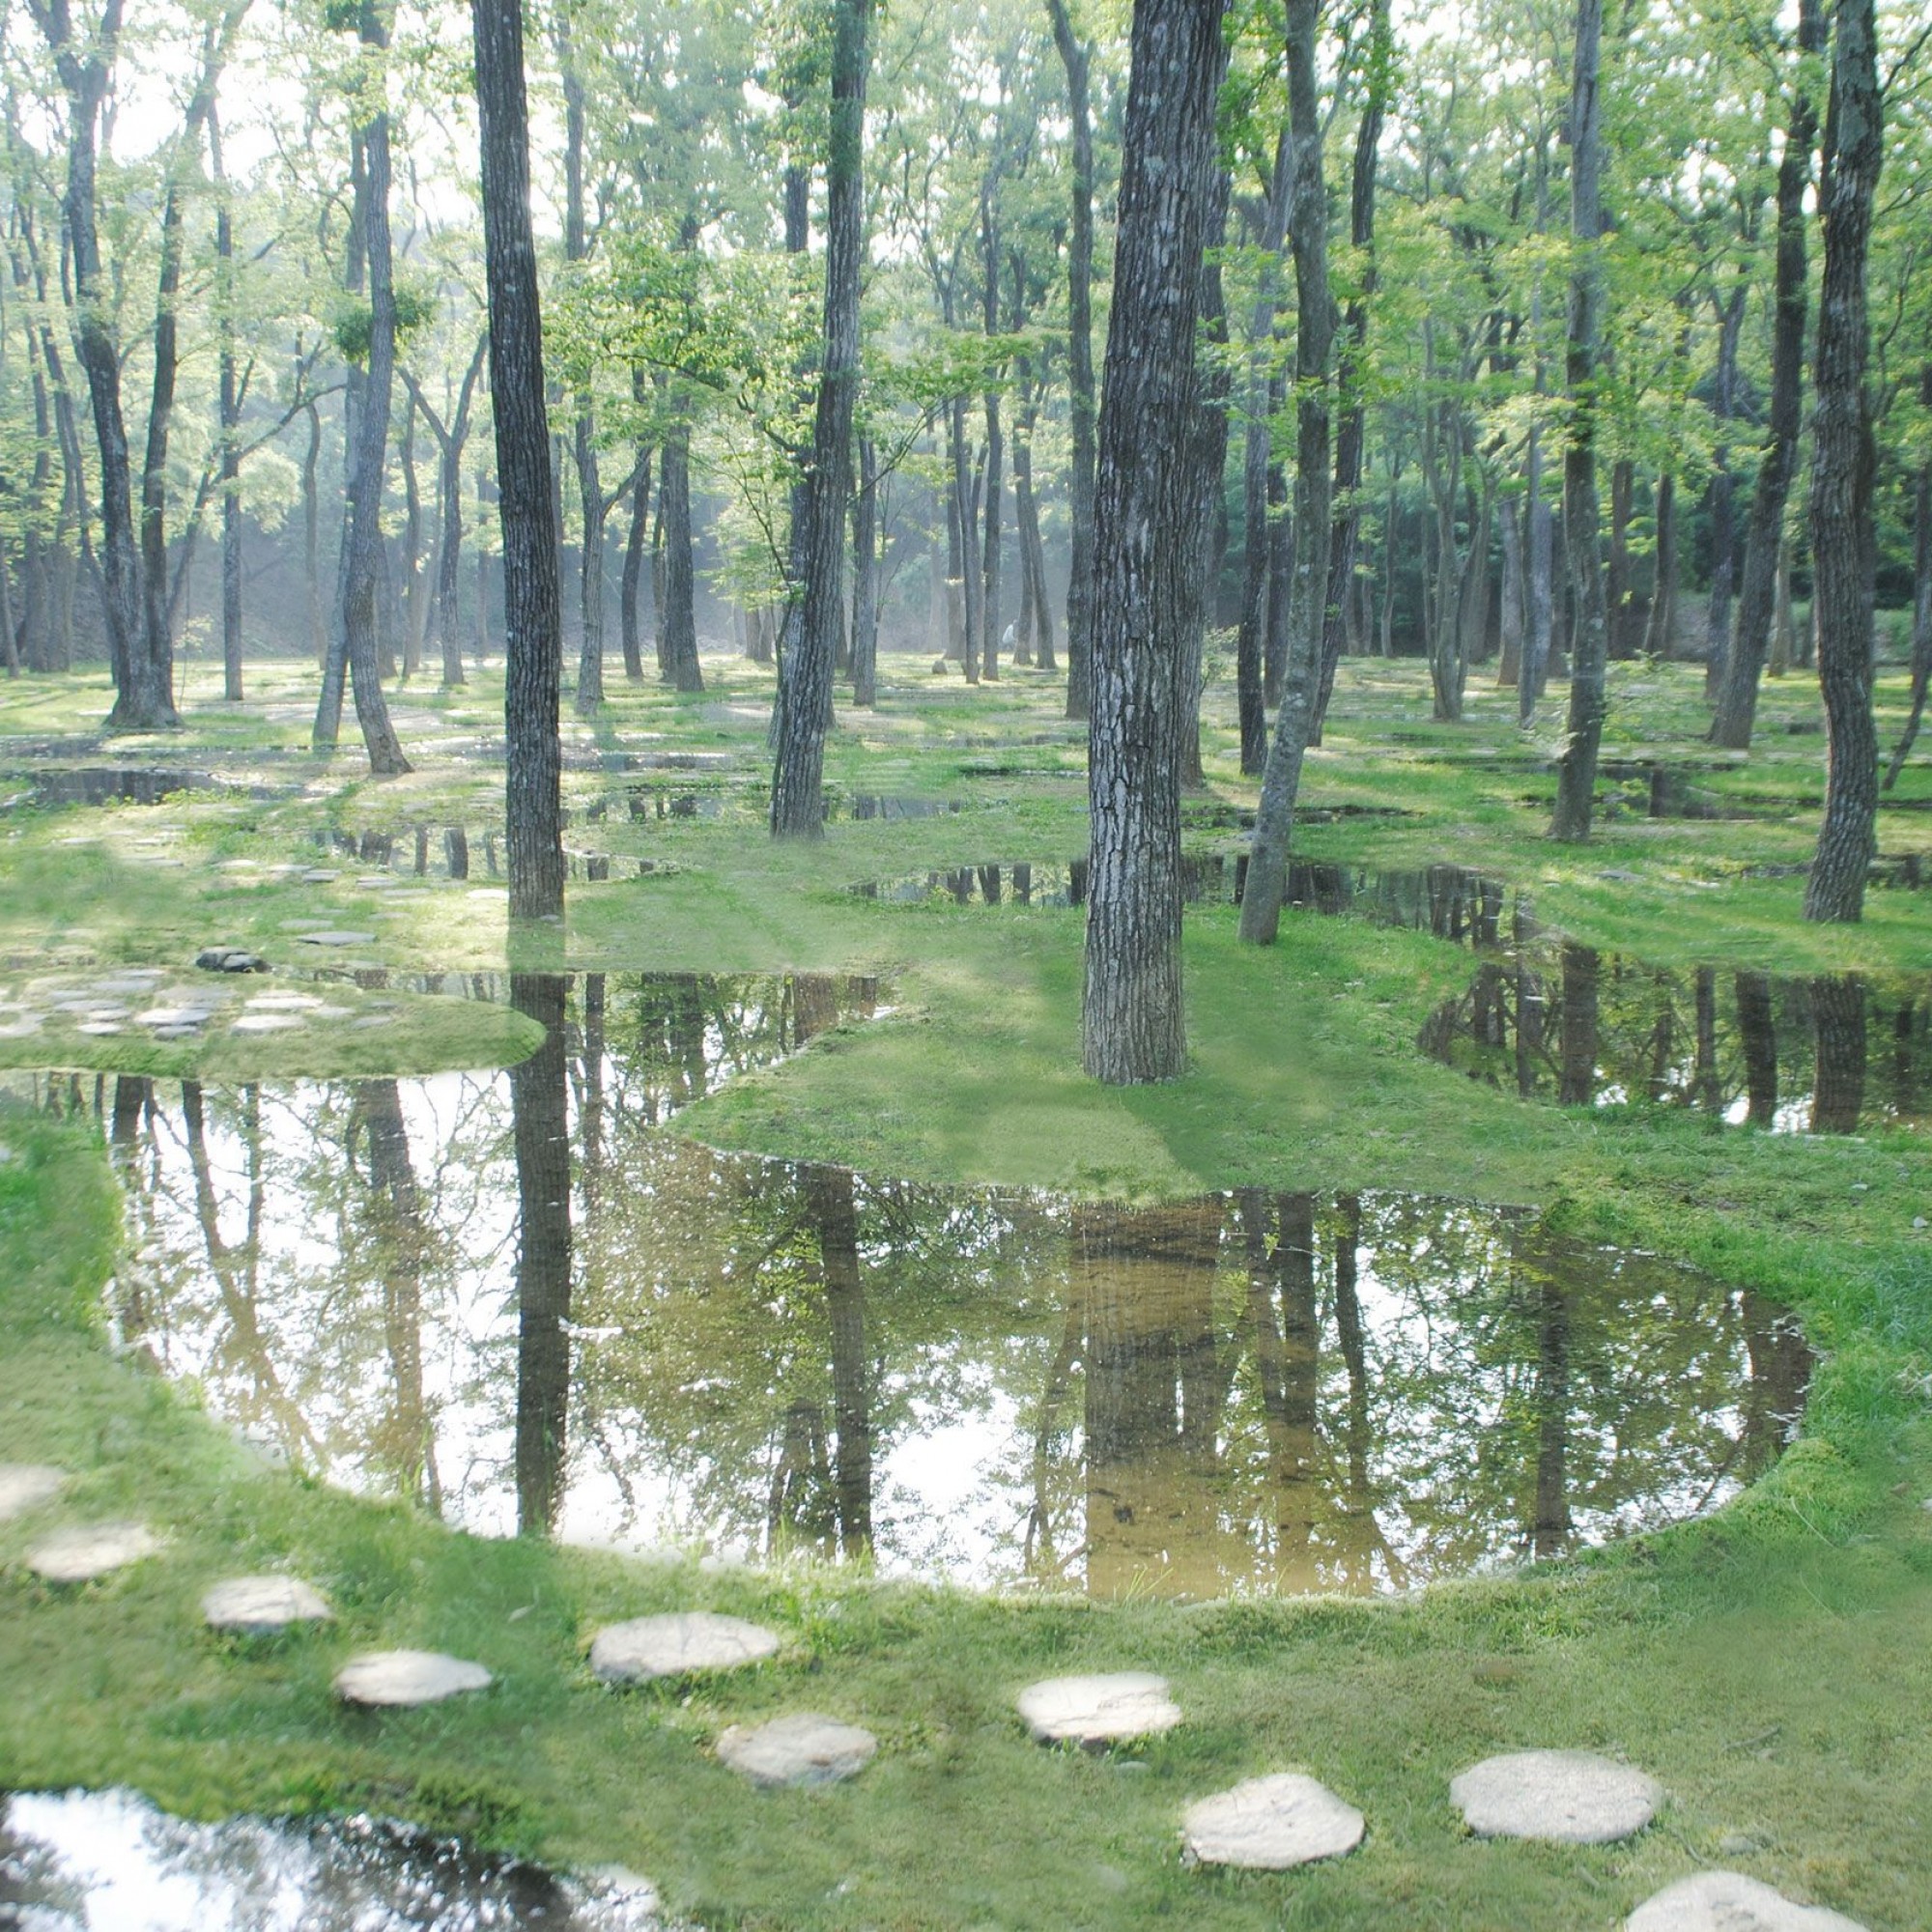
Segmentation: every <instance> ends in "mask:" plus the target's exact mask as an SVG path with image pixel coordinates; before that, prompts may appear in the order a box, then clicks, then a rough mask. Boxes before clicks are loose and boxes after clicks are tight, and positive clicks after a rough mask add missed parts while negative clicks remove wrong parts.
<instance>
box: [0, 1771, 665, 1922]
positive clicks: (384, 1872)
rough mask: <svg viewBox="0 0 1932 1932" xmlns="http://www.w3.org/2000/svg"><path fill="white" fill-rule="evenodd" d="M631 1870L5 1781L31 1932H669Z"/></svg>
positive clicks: (12, 1845)
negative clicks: (579, 1867) (178, 1812)
mask: <svg viewBox="0 0 1932 1932" xmlns="http://www.w3.org/2000/svg"><path fill="white" fill-rule="evenodd" d="M664 1922H665V1921H664V1920H662V1919H661V1918H659V1917H658V1913H657V1900H656V1895H655V1893H654V1892H653V1890H652V1889H651V1888H650V1887H649V1886H648V1885H646V1884H645V1883H643V1881H641V1880H639V1879H637V1878H633V1877H631V1876H629V1875H628V1874H620V1873H615V1872H612V1873H605V1874H598V1875H594V1876H591V1877H587V1878H576V1877H570V1876H565V1875H562V1874H559V1873H555V1872H551V1871H547V1870H545V1869H544V1868H543V1867H542V1866H539V1865H532V1864H526V1863H524V1862H523V1861H520V1860H515V1859H507V1858H500V1857H490V1856H487V1855H484V1854H480V1853H477V1852H473V1851H469V1850H468V1849H466V1848H465V1847H464V1845H463V1844H462V1843H461V1842H460V1841H459V1840H457V1839H453V1838H436V1837H431V1836H430V1835H429V1834H427V1833H422V1832H416V1831H412V1830H411V1829H410V1828H408V1827H407V1826H403V1825H397V1824H392V1823H389V1822H387V1821H385V1820H382V1819H375V1818H367V1817H355V1818H314V1819H270V1818H228V1819H224V1820H223V1821H221V1822H220V1823H219V1824H214V1825H198V1824H193V1823H190V1822H189V1821H187V1820H185V1819H182V1818H175V1817H170V1816H169V1815H168V1814H167V1813H166V1812H164V1811H159V1810H156V1808H155V1806H154V1805H152V1804H148V1803H147V1802H146V1801H145V1800H144V1799H141V1798H138V1797H136V1796H135V1795H134V1794H133V1793H131V1792H126V1791H94V1792H90V1791H69V1792H16V1793H14V1794H13V1795H11V1796H9V1795H7V1794H4V1793H0V1924H6V1925H16V1926H19V1927H21V1928H22V1932H87V1928H90V1927H92V1928H96V1932H106V1929H107V1928H117V1932H123V1929H125V1932H136V1928H138V1932H523V1928H526V1927H528V1928H539V1927H541V1928H543V1932H656V1928H659V1927H660V1926H662V1925H663V1924H664Z"/></svg>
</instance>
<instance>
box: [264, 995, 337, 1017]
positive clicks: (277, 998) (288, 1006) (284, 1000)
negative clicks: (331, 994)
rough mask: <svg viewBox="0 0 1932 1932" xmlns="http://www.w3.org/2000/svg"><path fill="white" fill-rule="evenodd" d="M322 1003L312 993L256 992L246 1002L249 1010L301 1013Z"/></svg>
mask: <svg viewBox="0 0 1932 1932" xmlns="http://www.w3.org/2000/svg"><path fill="white" fill-rule="evenodd" d="M321 1005H322V1002H321V1001H320V1000H319V999H317V998H316V997H315V995H314V994H313V993H257V994H255V995H254V996H253V997H252V998H251V999H250V1000H249V1002H248V1009H249V1011H250V1012H260V1013H302V1012H308V1011H310V1010H311V1009H314V1008H316V1007H319V1006H321Z"/></svg>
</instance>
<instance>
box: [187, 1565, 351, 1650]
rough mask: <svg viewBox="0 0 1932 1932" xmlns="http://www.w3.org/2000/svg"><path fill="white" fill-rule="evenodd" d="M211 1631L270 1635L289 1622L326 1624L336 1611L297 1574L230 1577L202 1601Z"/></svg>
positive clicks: (203, 1610)
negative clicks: (291, 1575)
mask: <svg viewBox="0 0 1932 1932" xmlns="http://www.w3.org/2000/svg"><path fill="white" fill-rule="evenodd" d="M201 1613H202V1615H203V1616H205V1617H206V1618H207V1619H208V1627H209V1628H210V1629H211V1630H218V1631H232V1632H234V1633H235V1634H236V1635H238V1636H273V1635H274V1634H276V1633H277V1632H278V1631H285V1630H287V1629H288V1627H289V1626H290V1625H291V1624H314V1623H327V1621H328V1620H329V1618H331V1617H332V1616H333V1615H334V1614H335V1612H334V1611H333V1610H331V1609H330V1608H329V1607H328V1600H327V1598H326V1597H325V1596H324V1595H323V1594H322V1592H321V1591H320V1590H318V1589H316V1588H315V1587H314V1585H313V1584H309V1583H304V1582H303V1581H302V1580H301V1578H300V1577H230V1578H229V1579H228V1580H227V1581H226V1582H225V1583H217V1584H215V1586H214V1587H213V1589H212V1590H210V1591H209V1593H208V1594H207V1595H206V1596H205V1597H203V1598H202V1600H201Z"/></svg>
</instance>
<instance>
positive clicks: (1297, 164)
mask: <svg viewBox="0 0 1932 1932" xmlns="http://www.w3.org/2000/svg"><path fill="white" fill-rule="evenodd" d="M1320 18H1321V0H1289V4H1288V112H1289V128H1290V132H1291V135H1292V136H1293V145H1294V161H1293V170H1294V185H1293V191H1292V195H1291V199H1290V203H1289V221H1288V225H1289V233H1290V235H1291V237H1292V238H1293V250H1294V299H1295V327H1294V390H1295V406H1294V415H1295V436H1294V469H1295V477H1294V581H1293V588H1292V591H1291V596H1290V606H1289V631H1288V681H1287V684H1286V686H1285V688H1284V690H1283V693H1282V700H1281V710H1280V712H1279V714H1278V715H1277V716H1276V718H1275V725H1274V742H1273V744H1271V745H1270V746H1269V747H1268V756H1267V767H1266V769H1265V770H1264V772H1263V774H1262V794H1261V804H1260V807H1259V809H1258V810H1257V811H1256V814H1255V836H1254V842H1253V844H1252V845H1251V847H1250V848H1249V852H1248V877H1247V885H1246V887H1245V889H1244V890H1243V892H1242V895H1241V923H1240V934H1241V938H1242V939H1243V941H1245V942H1246V943H1247V944H1249V945H1251V946H1272V945H1273V944H1274V942H1275V935H1276V932H1277V930H1278V928H1279V925H1280V921H1281V906H1282V901H1283V900H1284V899H1285V898H1286V897H1287V896H1288V853H1289V840H1290V838H1291V837H1292V836H1293V828H1294V801H1295V794H1296V793H1297V792H1298V791H1299V789H1300V786H1301V764H1302V760H1303V758H1304V757H1305V756H1306V755H1307V753H1308V741H1309V737H1310V735H1311V734H1312V732H1313V731H1314V728H1315V717H1316V705H1317V703H1318V701H1319V697H1320V691H1321V640H1322V632H1323V629H1324V618H1325V615H1326V611H1327V606H1328V565H1329V551H1330V542H1329V538H1330V519H1331V515H1332V510H1333V497H1332V496H1331V494H1330V492H1331V488H1332V478H1331V471H1330V469H1329V462H1330V457H1329V442H1330V428H1329V420H1330V419H1329V411H1330V392H1331V384H1332V383H1333V380H1334V368H1333V361H1334V344H1335V298H1334V296H1333V294H1332V292H1331V291H1330V289H1329V286H1328V197H1327V191H1326V189H1325V188H1324V187H1323V185H1322V181H1321V112H1320V107H1319V104H1318V97H1317V94H1316V79H1315V40H1316V33H1317V30H1318V26H1319V23H1320Z"/></svg>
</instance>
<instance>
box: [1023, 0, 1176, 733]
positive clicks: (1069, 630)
mask: <svg viewBox="0 0 1932 1932" xmlns="http://www.w3.org/2000/svg"><path fill="white" fill-rule="evenodd" d="M1208 3H1209V4H1213V0H1208ZM1046 5H1047V14H1048V15H1049V16H1050V17H1051V19H1052V22H1053V41H1054V45H1055V46H1056V47H1058V48H1059V50H1060V62H1061V65H1062V67H1064V68H1065V71H1066V97H1067V106H1068V110H1069V113H1070V115H1071V119H1072V125H1073V214H1072V222H1071V225H1070V227H1069V229H1068V231H1067V247H1066V343H1067V355H1066V368H1067V378H1066V379H1067V387H1068V390H1069V399H1070V408H1071V412H1072V418H1073V424H1072V427H1073V466H1072V477H1071V482H1070V486H1069V494H1070V496H1071V499H1072V500H1071V505H1070V508H1071V514H1072V526H1073V528H1072V554H1071V558H1070V565H1071V568H1070V572H1069V575H1068V577H1067V581H1066V715H1067V717H1069V718H1085V717H1087V716H1088V715H1089V714H1090V712H1091V710H1092V706H1093V661H1092V633H1093V624H1094V463H1095V457H1094V424H1095V422H1096V421H1097V420H1098V399H1097V396H1096V392H1095V390H1094V321H1093V288H1094V111H1093V108H1092V107H1091V106H1090V105H1089V101H1088V62H1089V58H1090V50H1089V48H1088V46H1087V44H1086V43H1084V42H1083V41H1081V40H1080V39H1079V37H1078V36H1077V35H1076V34H1075V33H1074V31H1073V22H1072V19H1071V17H1070V16H1069V15H1068V14H1067V11H1066V0H1046Z"/></svg>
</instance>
